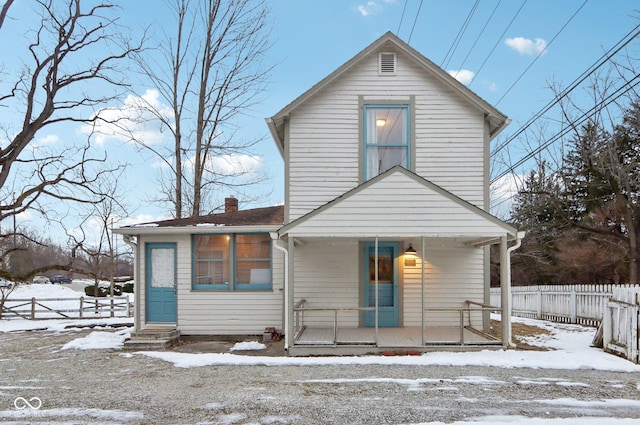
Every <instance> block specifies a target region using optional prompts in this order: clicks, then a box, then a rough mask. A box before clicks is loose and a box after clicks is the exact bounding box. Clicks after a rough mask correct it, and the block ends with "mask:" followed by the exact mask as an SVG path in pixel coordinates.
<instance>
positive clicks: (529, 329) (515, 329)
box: [491, 320, 550, 351]
mask: <svg viewBox="0 0 640 425" xmlns="http://www.w3.org/2000/svg"><path fill="white" fill-rule="evenodd" d="M491 328H492V329H493V331H492V332H491V333H492V334H493V335H494V336H496V337H500V335H502V322H500V321H498V320H492V321H491ZM549 333H550V332H549V331H547V330H546V329H542V328H539V327H537V326H530V325H525V324H523V323H511V334H512V336H513V343H514V344H516V349H517V350H531V351H548V350H549V349H548V348H545V347H536V346H535V345H529V344H526V343H524V342H521V341H520V340H519V339H518V337H525V336H526V337H533V336H536V335H548V334H549Z"/></svg>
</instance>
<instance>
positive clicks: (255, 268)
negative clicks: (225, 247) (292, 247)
mask: <svg viewBox="0 0 640 425" xmlns="http://www.w3.org/2000/svg"><path fill="white" fill-rule="evenodd" d="M236 283H237V284H239V285H245V284H249V285H271V238H270V237H269V235H236Z"/></svg>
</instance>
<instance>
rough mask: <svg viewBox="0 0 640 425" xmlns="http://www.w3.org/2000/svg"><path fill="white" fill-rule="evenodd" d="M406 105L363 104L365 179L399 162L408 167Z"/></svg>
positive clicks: (408, 129)
mask: <svg viewBox="0 0 640 425" xmlns="http://www.w3.org/2000/svg"><path fill="white" fill-rule="evenodd" d="M409 133H410V125H409V106H408V105H365V106H364V179H365V180H369V179H371V178H373V177H375V176H377V175H378V174H381V173H384V172H385V171H387V170H388V169H390V168H392V167H394V166H396V165H401V166H403V167H405V168H407V169H409V164H410V161H409V151H410V150H409V146H410V140H411V136H410V134H409Z"/></svg>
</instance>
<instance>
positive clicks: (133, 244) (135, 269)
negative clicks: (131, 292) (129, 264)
mask: <svg viewBox="0 0 640 425" xmlns="http://www.w3.org/2000/svg"><path fill="white" fill-rule="evenodd" d="M133 238H134V236H131V235H122V240H124V243H126V244H127V245H129V246H130V247H131V249H133V258H134V261H133V283H134V285H133V286H134V288H135V286H136V285H135V284H136V283H137V284H138V285H140V276H139V274H140V271H139V267H138V261H139V260H140V258H139V256H138V244H137V242H134V241H133ZM136 240H137V238H136ZM139 303H140V289H139V288H138V289H137V290H136V294H135V296H134V302H133V317H134V320H133V323H134V328H133V330H134V332H139V331H140V304H139Z"/></svg>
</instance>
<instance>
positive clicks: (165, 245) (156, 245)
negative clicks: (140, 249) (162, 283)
mask: <svg viewBox="0 0 640 425" xmlns="http://www.w3.org/2000/svg"><path fill="white" fill-rule="evenodd" d="M153 249H172V250H173V288H171V291H169V290H165V291H162V294H163V296H167V294H170V292H173V297H170V299H169V300H168V301H169V302H172V303H173V304H174V308H173V312H174V313H173V320H162V321H159V320H150V319H149V311H150V310H149V304H150V301H151V294H152V291H153V292H156V293H157V292H158V290H157V289H153V290H152V287H151V274H152V269H151V268H152V262H151V251H152V250H153ZM177 266H178V258H177V243H176V242H148V243H146V244H145V276H144V278H145V279H144V280H145V297H144V298H145V310H144V316H145V323H177V321H178V294H177V292H178V281H177V278H178V277H177V276H178V271H177ZM166 289H168V288H166Z"/></svg>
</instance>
